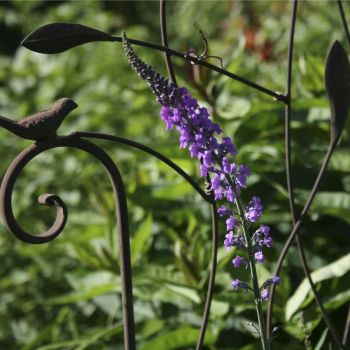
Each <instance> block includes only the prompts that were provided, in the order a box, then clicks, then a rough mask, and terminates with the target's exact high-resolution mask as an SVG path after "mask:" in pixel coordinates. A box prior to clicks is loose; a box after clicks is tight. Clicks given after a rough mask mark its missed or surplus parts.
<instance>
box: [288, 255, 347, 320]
mask: <svg viewBox="0 0 350 350" xmlns="http://www.w3.org/2000/svg"><path fill="white" fill-rule="evenodd" d="M349 270H350V253H349V254H347V255H345V256H343V257H342V258H340V259H338V260H336V261H334V262H333V263H331V264H329V265H327V266H324V267H322V268H320V269H318V270H316V271H314V272H313V273H312V274H311V276H312V279H313V281H314V283H315V284H317V283H319V282H321V281H324V280H327V279H331V278H339V277H341V276H343V275H345V274H346V273H347V272H348V271H349ZM309 292H310V285H309V282H308V280H307V279H306V278H304V280H303V281H302V283H301V284H300V285H299V287H298V288H297V290H296V291H295V293H294V294H293V295H292V296H291V297H290V299H289V300H288V302H287V305H286V319H287V321H288V320H290V318H291V317H292V316H293V314H294V313H295V312H297V311H298V309H299V307H300V306H301V305H302V304H303V302H304V300H305V299H306V297H307V295H308V293H309Z"/></svg>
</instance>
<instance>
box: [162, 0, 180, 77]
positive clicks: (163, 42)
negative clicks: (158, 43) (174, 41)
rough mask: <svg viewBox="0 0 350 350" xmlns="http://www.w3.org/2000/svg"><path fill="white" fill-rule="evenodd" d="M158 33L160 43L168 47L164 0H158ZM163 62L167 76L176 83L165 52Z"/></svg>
mask: <svg viewBox="0 0 350 350" xmlns="http://www.w3.org/2000/svg"><path fill="white" fill-rule="evenodd" d="M159 4H160V10H159V14H160V35H161V39H162V45H163V46H164V47H168V34H167V25H166V0H160V3H159ZM165 63H166V68H167V70H168V74H169V77H170V79H171V81H172V82H174V83H175V84H177V83H176V77H175V73H174V67H173V64H172V62H171V56H170V55H169V54H168V53H165Z"/></svg>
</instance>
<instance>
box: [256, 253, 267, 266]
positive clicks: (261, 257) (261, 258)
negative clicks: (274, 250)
mask: <svg viewBox="0 0 350 350" xmlns="http://www.w3.org/2000/svg"><path fill="white" fill-rule="evenodd" d="M254 258H255V261H256V262H257V263H260V264H262V263H263V262H264V260H265V257H264V255H263V253H262V252H261V251H258V252H256V253H255V254H254Z"/></svg>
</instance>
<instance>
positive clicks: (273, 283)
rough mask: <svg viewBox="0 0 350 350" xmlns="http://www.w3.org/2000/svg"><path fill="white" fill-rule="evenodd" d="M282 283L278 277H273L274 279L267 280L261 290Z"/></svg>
mask: <svg viewBox="0 0 350 350" xmlns="http://www.w3.org/2000/svg"><path fill="white" fill-rule="evenodd" d="M279 283H280V278H279V277H278V276H272V278H269V279H267V280H266V281H265V282H264V284H263V285H262V287H261V288H264V289H266V288H268V287H270V286H271V285H275V286H277V285H278V284H279Z"/></svg>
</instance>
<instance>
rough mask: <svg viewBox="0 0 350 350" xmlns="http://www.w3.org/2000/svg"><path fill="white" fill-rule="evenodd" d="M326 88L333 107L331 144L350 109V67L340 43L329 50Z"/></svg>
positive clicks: (341, 127) (335, 139)
mask: <svg viewBox="0 0 350 350" xmlns="http://www.w3.org/2000/svg"><path fill="white" fill-rule="evenodd" d="M325 86H326V92H327V95H328V99H329V102H330V106H331V142H336V141H337V140H338V139H339V137H340V135H341V132H342V130H343V128H344V125H345V122H346V118H347V115H348V112H349V107H350V65H349V60H348V58H347V55H346V52H345V50H344V48H343V46H342V45H341V44H340V42H339V41H335V42H334V44H333V45H332V47H331V49H330V50H329V53H328V57H327V60H326V69H325Z"/></svg>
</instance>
